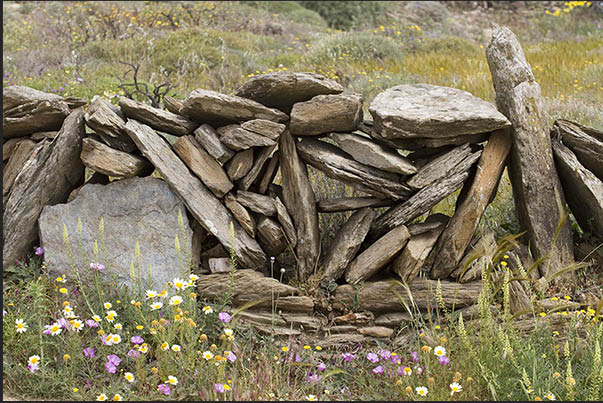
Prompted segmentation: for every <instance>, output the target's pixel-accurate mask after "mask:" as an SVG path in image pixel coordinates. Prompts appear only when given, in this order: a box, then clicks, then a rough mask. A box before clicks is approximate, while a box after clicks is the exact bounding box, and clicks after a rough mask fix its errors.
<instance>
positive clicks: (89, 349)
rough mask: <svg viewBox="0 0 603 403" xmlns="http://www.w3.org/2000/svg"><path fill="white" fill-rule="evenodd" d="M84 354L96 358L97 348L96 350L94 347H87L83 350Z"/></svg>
mask: <svg viewBox="0 0 603 403" xmlns="http://www.w3.org/2000/svg"><path fill="white" fill-rule="evenodd" d="M82 354H84V357H88V358H94V356H95V355H96V350H94V349H93V348H92V347H86V348H85V349H83V350H82Z"/></svg>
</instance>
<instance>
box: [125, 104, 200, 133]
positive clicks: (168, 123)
mask: <svg viewBox="0 0 603 403" xmlns="http://www.w3.org/2000/svg"><path fill="white" fill-rule="evenodd" d="M119 106H120V107H121V110H122V111H123V113H124V115H126V117H128V118H133V119H136V120H138V121H139V122H141V123H144V124H147V125H149V126H151V127H152V128H153V129H155V130H159V131H162V132H166V133H169V134H173V135H174V136H186V135H187V134H192V132H193V130H195V129H196V128H197V127H198V126H199V124H198V123H195V122H193V121H191V120H189V119H187V118H185V117H184V116H180V115H177V114H175V113H172V112H168V111H164V110H163V109H159V108H153V107H152V106H150V105H147V104H143V103H142V102H138V101H134V100H132V99H129V98H126V97H120V98H119Z"/></svg>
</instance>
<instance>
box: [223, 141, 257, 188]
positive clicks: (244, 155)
mask: <svg viewBox="0 0 603 403" xmlns="http://www.w3.org/2000/svg"><path fill="white" fill-rule="evenodd" d="M224 167H225V168H226V173H227V174H228V177H229V178H230V180H231V181H233V182H236V181H238V180H240V179H242V178H244V177H245V175H247V174H248V173H249V171H250V170H251V168H252V167H253V149H251V148H250V149H247V150H245V151H240V152H238V153H236V154H235V156H234V157H232V158H231V159H230V160H228V162H227V163H226V164H224Z"/></svg>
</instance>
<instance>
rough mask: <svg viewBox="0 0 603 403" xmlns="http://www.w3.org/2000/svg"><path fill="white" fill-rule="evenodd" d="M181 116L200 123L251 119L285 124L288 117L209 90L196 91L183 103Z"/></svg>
mask: <svg viewBox="0 0 603 403" xmlns="http://www.w3.org/2000/svg"><path fill="white" fill-rule="evenodd" d="M179 112H180V114H182V115H184V116H186V117H188V118H189V119H192V120H194V121H196V122H199V123H210V124H212V123H239V122H244V121H246V120H251V119H266V120H271V121H273V122H284V121H286V120H287V119H288V117H287V115H285V114H284V113H283V112H281V111H278V110H276V109H271V108H267V107H265V106H264V105H262V104H260V103H258V102H255V101H252V100H249V99H245V98H241V97H237V96H232V95H225V94H220V93H219V92H215V91H209V90H200V89H197V90H194V91H193V92H191V93H190V95H189V96H188V97H187V98H186V99H185V100H184V101H183V103H182V107H181V108H180V110H179Z"/></svg>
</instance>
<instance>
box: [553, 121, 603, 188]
mask: <svg viewBox="0 0 603 403" xmlns="http://www.w3.org/2000/svg"><path fill="white" fill-rule="evenodd" d="M583 128H584V130H583ZM553 132H556V133H558V134H559V136H560V137H561V141H562V142H563V145H565V146H566V147H569V148H570V149H571V150H572V151H573V152H574V154H576V157H578V161H580V163H581V164H582V165H584V168H586V169H588V170H589V171H591V172H592V173H594V174H595V176H596V177H597V178H599V179H601V180H603V132H601V131H597V130H596V129H594V128H589V127H585V126H580V125H579V124H577V123H574V122H570V121H569V120H562V119H560V120H557V121H556V122H555V124H554V125H553ZM597 132H598V134H597ZM597 138H601V139H602V140H597Z"/></svg>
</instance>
